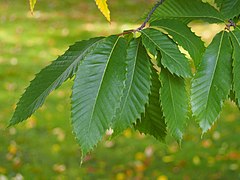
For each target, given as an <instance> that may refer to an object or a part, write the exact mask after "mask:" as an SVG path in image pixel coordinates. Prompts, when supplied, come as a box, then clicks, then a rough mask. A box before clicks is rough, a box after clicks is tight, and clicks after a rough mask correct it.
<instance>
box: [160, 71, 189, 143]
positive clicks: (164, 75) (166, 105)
mask: <svg viewBox="0 0 240 180" xmlns="http://www.w3.org/2000/svg"><path fill="white" fill-rule="evenodd" d="M160 80H161V83H162V87H161V89H160V99H161V102H162V108H163V115H164V116H165V119H166V123H167V128H168V130H169V132H170V133H171V134H172V136H173V137H174V138H176V140H177V141H178V142H181V140H182V138H183V131H184V128H185V125H186V122H187V113H188V96H187V91H186V87H185V82H184V79H183V78H181V77H177V76H174V75H172V74H171V73H170V72H169V71H168V70H167V69H164V68H162V69H161V72H160Z"/></svg>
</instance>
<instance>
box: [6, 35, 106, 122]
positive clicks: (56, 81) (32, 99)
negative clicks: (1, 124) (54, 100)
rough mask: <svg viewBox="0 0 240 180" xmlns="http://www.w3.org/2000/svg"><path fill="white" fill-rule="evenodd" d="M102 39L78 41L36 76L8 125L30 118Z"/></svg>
mask: <svg viewBox="0 0 240 180" xmlns="http://www.w3.org/2000/svg"><path fill="white" fill-rule="evenodd" d="M101 40H102V38H93V39H90V40H87V41H80V42H77V43H76V44H74V45H73V46H70V48H69V49H68V50H67V51H66V52H65V53H64V54H63V55H62V56H60V57H59V58H58V59H57V60H55V61H53V62H52V64H50V65H49V66H47V67H46V68H44V69H43V70H42V71H41V72H40V73H38V74H37V75H36V78H35V79H34V80H33V81H32V82H31V84H30V86H29V87H28V88H27V89H26V91H25V93H24V94H23V96H22V97H21V98H20V100H19V102H18V104H17V108H16V110H15V112H14V115H13V117H12V119H11V120H10V125H14V124H17V123H19V122H21V121H23V120H25V119H27V118H28V117H30V116H31V115H32V114H33V113H34V112H35V111H36V110H37V109H38V108H39V107H40V106H41V105H42V104H43V103H44V101H45V99H46V97H47V96H48V95H49V93H50V92H52V91H53V90H55V89H56V88H57V87H59V86H60V85H61V84H62V83H63V82H64V81H66V80H67V79H68V78H71V77H72V76H73V74H74V73H75V72H76V71H77V67H78V64H79V62H80V61H81V60H82V59H83V58H84V57H85V56H86V55H87V54H88V53H89V52H90V51H91V50H92V49H93V47H95V46H96V45H97V44H98V43H99V42H100V41H101Z"/></svg>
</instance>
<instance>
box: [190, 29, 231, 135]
mask: <svg viewBox="0 0 240 180" xmlns="http://www.w3.org/2000/svg"><path fill="white" fill-rule="evenodd" d="M231 54H232V49H231V44H230V40H229V35H228V33H227V32H220V33H219V34H217V35H216V36H215V37H214V39H213V41H212V43H211V44H210V45H209V46H208V48H207V49H206V52H205V54H204V57H203V61H202V63H201V65H200V67H199V69H198V71H197V73H196V75H195V77H194V80H193V82H192V90H191V91H192V95H191V104H192V111H193V115H194V116H196V118H197V121H198V122H199V125H200V127H201V128H202V130H203V133H205V132H206V131H207V130H208V129H209V128H210V127H211V125H212V124H213V123H214V121H215V120H216V119H217V117H218V116H219V113H220V111H221V108H222V104H223V101H224V100H225V99H226V98H227V96H228V94H229V91H230V89H231V84H232V61H231Z"/></svg>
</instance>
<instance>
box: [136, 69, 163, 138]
mask: <svg viewBox="0 0 240 180" xmlns="http://www.w3.org/2000/svg"><path fill="white" fill-rule="evenodd" d="M151 81H152V86H151V94H150V96H149V104H147V105H146V110H145V113H143V114H142V116H141V120H138V121H137V123H136V125H135V126H134V127H135V129H137V130H139V132H141V133H144V134H150V135H152V136H154V137H155V138H156V139H157V140H160V141H164V139H165V137H166V124H165V120H164V117H163V112H162V107H161V105H160V99H159V90H160V86H161V83H160V81H159V75H158V74H157V71H156V70H155V69H154V68H152V80H151Z"/></svg>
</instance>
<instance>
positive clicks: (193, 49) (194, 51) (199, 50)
mask: <svg viewBox="0 0 240 180" xmlns="http://www.w3.org/2000/svg"><path fill="white" fill-rule="evenodd" d="M151 26H157V28H161V29H163V30H165V31H166V32H167V33H168V34H169V35H170V36H172V38H173V40H174V41H175V42H177V43H178V44H179V45H180V46H182V47H183V48H184V49H185V50H187V51H188V52H189V54H190V56H191V57H192V59H193V60H194V63H195V65H196V66H198V64H199V63H200V61H201V59H202V55H203V53H204V51H205V47H204V43H203V41H202V40H201V38H200V37H198V36H196V35H195V33H193V32H192V31H191V29H190V28H189V27H188V26H187V25H186V24H184V23H182V22H181V21H178V20H175V19H171V20H169V19H162V20H159V21H154V22H153V23H152V24H151Z"/></svg>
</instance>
